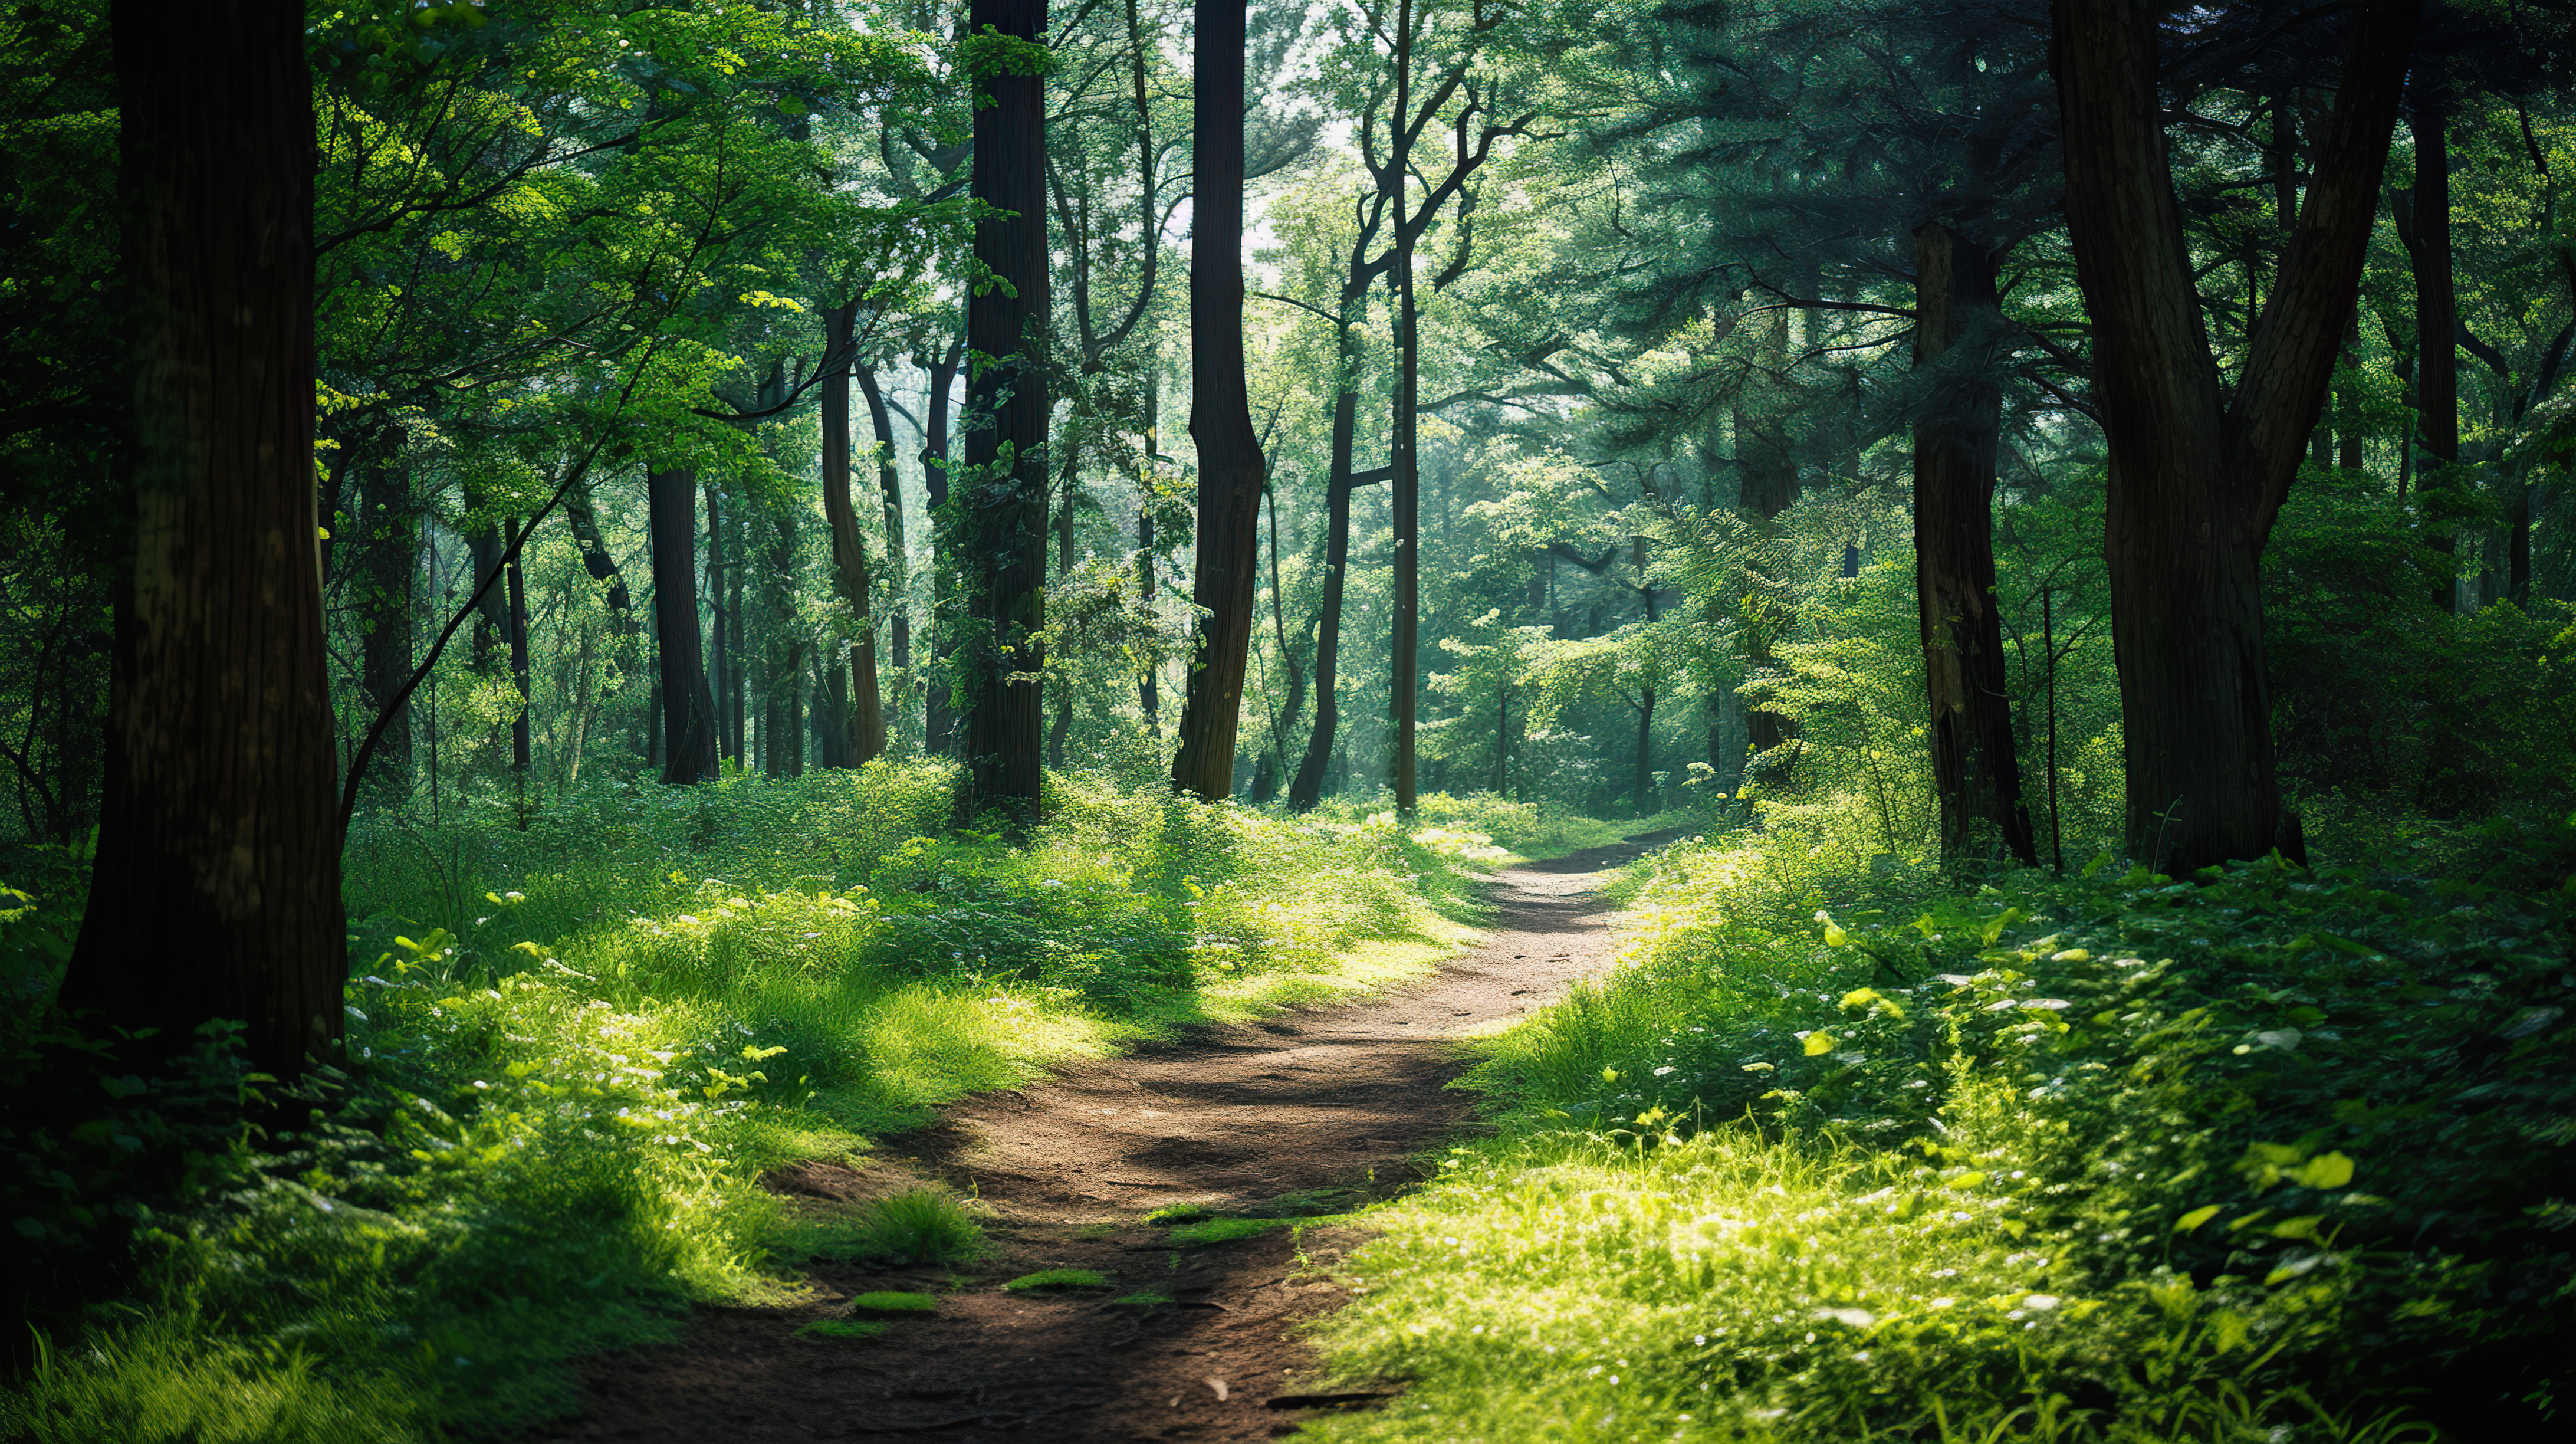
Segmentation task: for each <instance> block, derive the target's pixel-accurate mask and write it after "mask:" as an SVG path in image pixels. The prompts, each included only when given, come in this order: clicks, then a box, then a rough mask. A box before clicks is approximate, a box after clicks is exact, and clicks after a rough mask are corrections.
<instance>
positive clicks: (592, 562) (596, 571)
mask: <svg viewBox="0 0 2576 1444" xmlns="http://www.w3.org/2000/svg"><path fill="white" fill-rule="evenodd" d="M564 520H565V521H567V522H569V523H571V524H572V536H573V540H574V541H575V542H577V543H579V544H580V546H581V565H582V569H583V570H585V571H587V572H589V573H590V579H591V580H592V581H594V582H606V583H608V613H609V621H610V623H611V624H612V625H613V626H615V627H616V629H617V635H619V636H621V637H631V636H634V635H635V633H636V630H637V622H636V619H635V598H634V595H633V594H632V593H630V592H629V591H628V590H627V589H626V577H625V575H624V574H623V573H621V572H620V571H618V569H617V559H616V558H615V557H612V556H610V555H609V554H608V543H607V541H606V540H605V539H604V538H602V537H601V536H600V534H599V510H598V508H597V507H596V506H595V505H594V504H593V503H592V501H591V497H590V483H588V482H586V481H584V482H575V483H573V485H572V487H571V489H569V490H567V491H566V492H565V493H564Z"/></svg>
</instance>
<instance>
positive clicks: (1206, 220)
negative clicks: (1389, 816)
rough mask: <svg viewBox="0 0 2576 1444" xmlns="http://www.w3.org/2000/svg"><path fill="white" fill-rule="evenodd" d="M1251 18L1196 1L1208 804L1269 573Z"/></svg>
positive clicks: (1195, 694)
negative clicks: (1246, 312) (1255, 310)
mask: <svg viewBox="0 0 2576 1444" xmlns="http://www.w3.org/2000/svg"><path fill="white" fill-rule="evenodd" d="M1243 27H1244V0H1198V6H1197V35H1196V41H1195V43H1196V45H1197V47H1198V48H1197V53H1196V58H1195V61H1194V65H1195V80H1196V92H1197V93H1196V98H1195V99H1194V100H1193V101H1192V112H1191V124H1192V133H1193V134H1194V135H1195V136H1196V138H1197V172H1196V175H1197V179H1196V181H1195V183H1194V185H1193V191H1192V193H1193V195H1194V196H1195V198H1196V199H1195V205H1196V206H1197V212H1196V216H1195V218H1194V219H1193V221H1192V222H1191V236H1190V374H1191V383H1190V396H1191V402H1190V438H1191V440H1192V441H1194V442H1195V443H1197V446H1198V454H1199V508H1198V547H1197V553H1196V564H1195V569H1194V576H1193V580H1192V585H1191V588H1190V599H1191V600H1192V601H1193V602H1194V603H1196V604H1197V605H1198V607H1199V608H1200V609H1201V610H1202V612H1203V614H1204V617H1203V620H1202V621H1201V622H1200V624H1199V626H1198V628H1197V631H1198V636H1197V639H1196V643H1197V644H1196V645H1195V646H1194V647H1193V648H1192V649H1191V659H1190V662H1191V665H1190V672H1189V679H1188V681H1187V682H1186V683H1185V684H1184V686H1183V688H1182V693H1181V698H1182V700H1181V726H1180V748H1179V751H1178V753H1177V755H1176V756H1175V757H1174V759H1173V762H1172V785H1173V786H1174V787H1175V788H1176V789H1178V790H1180V791H1183V792H1190V793H1196V794H1197V795H1198V796H1199V797H1201V798H1204V799H1205V800H1207V801H1209V802H1216V801H1219V800H1221V799H1223V798H1224V797H1226V796H1227V795H1228V794H1229V793H1231V792H1232V791H1233V787H1234V750H1235V737H1236V734H1237V731H1238V729H1239V728H1240V727H1241V725H1242V717H1243V680H1244V672H1245V668H1246V666H1247V664H1248V661H1249V658H1250V652H1251V646H1252V613H1253V603H1252V599H1253V592H1254V587H1253V582H1254V580H1255V579H1256V578H1257V577H1258V576H1259V575H1260V571H1261V556H1260V543H1261V490H1262V477H1263V461H1262V456H1261V441H1260V438H1259V437H1258V436H1257V435H1255V434H1254V432H1253V429H1252V399H1251V394H1250V392H1249V390H1248V389H1247V387H1246V383H1245V377H1244V359H1243V92H1244V82H1243ZM1408 735H1409V734H1408Z"/></svg>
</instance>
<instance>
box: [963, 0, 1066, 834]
mask: <svg viewBox="0 0 2576 1444" xmlns="http://www.w3.org/2000/svg"><path fill="white" fill-rule="evenodd" d="M968 25H969V27H970V29H971V30H972V31H973V32H974V33H976V34H979V35H980V34H983V33H985V32H986V27H988V26H989V27H991V29H992V31H993V32H995V33H997V34H999V35H1000V36H1002V37H1004V38H1006V39H1013V40H1019V41H1023V42H1026V43H1029V44H1033V45H1034V44H1042V43H1044V39H1045V35H1046V0H971V4H970V6H969V8H968ZM982 84H983V85H984V86H985V87H986V89H987V90H988V91H989V93H990V94H991V96H992V99H993V104H992V105H990V106H989V107H987V108H985V109H982V110H978V111H977V112H975V179H974V193H975V198H976V199H977V200H979V201H982V202H984V203H985V204H986V205H988V206H991V207H993V208H994V209H995V210H996V211H999V212H1007V213H1008V215H1007V216H997V217H995V218H993V219H988V220H984V221H980V222H978V223H977V224H976V226H975V259H976V261H977V262H978V263H980V264H981V265H982V266H984V267H985V268H986V269H987V270H988V271H990V272H991V274H992V275H993V276H994V278H995V279H996V280H998V281H999V282H1000V283H1001V284H999V285H996V286H992V287H990V288H987V289H985V290H982V291H980V292H978V293H977V294H975V295H973V296H971V297H969V298H968V299H967V302H966V346H967V349H968V350H969V351H971V352H973V353H975V355H976V357H977V361H976V366H977V369H976V370H975V372H974V374H973V375H972V376H971V377H970V378H969V380H968V383H967V406H966V414H967V418H968V419H967V423H966V426H967V430H966V447H965V458H964V459H965V463H966V467H967V474H968V475H969V476H970V477H972V478H973V486H972V489H971V490H970V491H968V492H967V494H966V495H965V496H963V497H962V498H960V499H959V500H960V501H961V502H962V507H961V511H962V516H961V521H962V523H963V528H962V529H963V531H964V534H965V537H966V540H967V545H966V546H965V547H964V548H963V550H962V555H961V556H960V558H959V562H960V567H961V569H962V570H965V571H966V572H967V573H968V575H966V576H965V577H963V578H962V579H961V580H963V581H964V583H965V585H966V586H967V588H968V598H967V602H968V608H969V617H970V620H971V622H972V624H973V629H974V636H973V637H972V638H971V639H970V650H968V651H967V654H966V656H965V658H964V660H965V662H966V678H965V682H966V686H965V694H966V698H967V707H966V785H965V787H964V788H963V789H962V790H961V791H960V792H959V794H958V807H959V812H960V814H961V816H969V817H971V816H973V815H974V814H975V813H977V812H980V811H982V810H984V809H987V808H995V809H999V810H1001V811H1002V812H1004V813H1006V814H1009V815H1010V816H1012V817H1013V818H1014V819H1015V820H1018V821H1023V822H1025V821H1033V820H1034V819H1035V816H1036V812H1037V806H1038V797H1039V790H1040V787H1041V785H1042V783H1043V780H1044V771H1045V769H1044V768H1043V766H1042V765H1041V757H1042V749H1043V748H1044V746H1045V743H1046V727H1045V714H1044V712H1043V710H1042V707H1041V701H1042V699H1041V697H1040V695H1039V687H1038V680H1037V676H1036V673H1037V660H1038V659H1037V654H1036V646H1037V637H1038V634H1039V632H1040V631H1041V630H1042V629H1043V628H1044V627H1045V626H1046V539H1047V464H1046V462H1047V458H1046V450H1047V413H1048V407H1049V400H1050V398H1049V393H1048V386H1047V369H1046V368H1047V357H1046V353H1045V348H1046V337H1047V316H1048V304H1047V281H1048V257H1047V228H1046V180H1045V175H1046V103H1045V102H1046V97H1045V93H1044V87H1043V85H1042V83H1041V81H1040V78H1039V77H1038V76H1036V75H1019V74H1010V73H1002V74H996V75H992V76H990V77H988V78H986V79H985V80H984V81H983V82H982Z"/></svg>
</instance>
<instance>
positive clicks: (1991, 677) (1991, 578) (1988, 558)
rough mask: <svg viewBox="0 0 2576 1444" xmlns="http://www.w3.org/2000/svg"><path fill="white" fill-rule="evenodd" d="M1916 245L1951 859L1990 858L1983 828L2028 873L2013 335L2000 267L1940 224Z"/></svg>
mask: <svg viewBox="0 0 2576 1444" xmlns="http://www.w3.org/2000/svg"><path fill="white" fill-rule="evenodd" d="M1914 243H1915V245H1914V257H1915V266H1914V316H1915V321H1914V369H1915V370H1916V371H1917V372H1928V373H1931V374H1930V375H1929V376H1927V377H1926V382H1925V386H1924V390H1923V392H1922V394H1921V396H1920V398H1919V399H1918V401H1917V405H1918V406H1920V407H1921V408H1922V410H1921V413H1920V415H1919V418H1918V419H1917V421H1916V422H1915V425H1914V590H1915V599H1916V603H1917V607H1918V611H1919V615H1920V618H1921V623H1922V640H1923V678H1924V688H1925V691H1926V692H1927V693H1928V695H1929V700H1930V703H1931V729H1930V733H1931V743H1932V787H1933V790H1934V791H1935V792H1936V793H1937V794H1938V795H1939V797H1940V801H1941V858H1942V861H1943V862H1944V863H1945V864H1949V865H1956V864H1958V863H1961V862H1966V861H1970V860H1972V859H1974V860H1985V858H1986V857H1989V856H1991V853H1990V850H1989V849H1988V848H1987V847H1986V846H1985V845H1984V842H1985V840H1983V839H1980V838H1979V837H1978V836H1977V830H1978V825H1979V823H1981V822H1984V823H1991V824H1993V826H1994V827H1995V828H1996V829H1997V830H1998V832H1999V833H2000V835H2001V839H2002V842H2003V845H2004V848H2005V850H2006V851H2008V852H2010V853H2011V854H2012V855H2013V857H2014V858H2016V859H2018V860H2019V861H2020V862H2021V863H2022V865H2023V866H2025V867H2028V866H2033V865H2035V864H2036V863H2037V861H2038V855H2037V853H2036V852H2035V851H2034V849H2033V845H2032V839H2031V830H2030V812H2029V810H2028V809H2027V808H2025V807H2023V806H2022V801H2021V769H2020V767H2019V765H2018V763H2017V761H2016V759H2015V756H2014V751H2013V733H2012V702H2011V698H2010V696H2009V694H2008V693H2007V692H2006V690H2005V677H2004V650H2003V623H2002V618H2001V617H2000V616H1998V615H1997V613H1996V609H1995V549H1994V501H1995V448H1996V445H1997V440H1998V436H1999V434H2000V432H2001V430H2002V425H2003V391H2002V389H2001V388H2000V387H1998V386H1997V385H1996V384H1995V383H1994V380H1993V378H1992V376H1991V375H1990V374H1989V371H1988V368H1989V366H1990V365H1991V363H1992V356H1991V354H1990V349H1991V347H1992V346H1993V345H1994V344H1995V342H1996V341H1997V340H1998V339H1999V332H2000V331H2001V329H2002V325H2003V317H2002V315H2001V312H2000V303H1999V302H1998V300H1997V298H1996V294H1995V257H1994V253H1993V252H1991V251H1989V250H1987V249H1986V248H1985V247H1984V246H1981V245H1979V244H1977V243H1976V242H1974V241H1972V240H1969V239H1968V238H1967V237H1965V236H1962V235H1960V234H1959V233H1957V232H1956V231H1953V230H1951V229H1950V228H1949V227H1948V226H1945V225H1942V224H1941V223H1940V222H1938V221H1934V222H1932V223H1930V224H1928V225H1925V226H1923V227H1921V228H1920V229H1918V230H1916V231H1915V233H1914ZM1945 361H1946V363H1947V364H1945Z"/></svg>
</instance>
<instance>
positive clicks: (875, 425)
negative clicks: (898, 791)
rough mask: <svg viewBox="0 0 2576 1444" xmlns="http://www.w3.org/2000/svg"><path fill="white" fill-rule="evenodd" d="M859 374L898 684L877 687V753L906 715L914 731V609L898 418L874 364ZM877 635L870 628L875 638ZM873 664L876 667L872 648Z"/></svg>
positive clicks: (907, 728)
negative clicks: (908, 591) (872, 446)
mask: <svg viewBox="0 0 2576 1444" xmlns="http://www.w3.org/2000/svg"><path fill="white" fill-rule="evenodd" d="M857 372H858V378H859V394H860V395H861V396H863V397H865V398H866V399H867V403H868V427H869V430H870V431H871V432H872V433H873V434H874V435H875V436H876V439H877V490H878V491H879V492H880V493H881V501H882V504H883V506H884V508H885V538H886V550H885V556H886V565H885V595H886V603H885V615H886V660H888V661H889V662H891V663H893V665H894V675H895V678H896V683H895V696H894V698H893V700H892V701H891V703H889V702H887V701H885V700H883V693H884V691H885V687H884V683H883V681H882V679H880V681H879V684H878V688H877V690H878V693H879V696H880V700H879V702H878V703H877V732H878V735H879V737H880V739H881V740H880V743H879V745H878V748H877V752H883V751H885V749H886V747H887V746H888V745H891V739H892V735H893V733H895V732H896V731H897V730H898V728H897V726H896V719H897V718H901V719H903V720H902V725H901V728H900V729H899V730H901V731H902V732H904V734H905V735H906V736H907V737H909V735H910V733H911V729H912V723H911V721H910V718H911V715H912V703H911V697H912V609H911V608H910V606H909V605H907V604H906V602H905V600H904V595H905V578H906V577H907V575H908V568H907V565H906V563H907V560H908V554H907V553H906V552H905V550H904V530H903V478H902V476H901V475H900V474H899V473H898V472H897V471H896V470H895V465H894V419H893V417H892V416H890V415H888V414H887V409H886V402H885V393H884V392H883V391H882V390H880V389H879V388H878V386H877V373H876V370H875V368H873V367H871V366H869V365H867V364H866V363H865V362H862V363H860V364H859V366H858V367H857ZM874 639H875V638H874V633H873V632H871V633H870V641H871V642H873V641H874ZM870 662H871V665H873V663H874V656H873V651H872V652H871V657H870ZM869 755H870V756H875V755H876V753H870V754H869Z"/></svg>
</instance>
